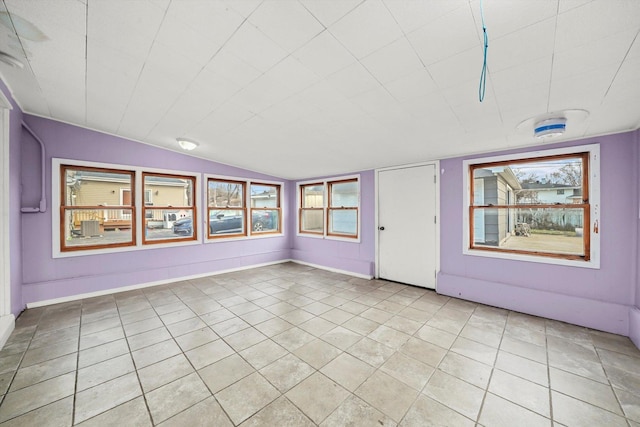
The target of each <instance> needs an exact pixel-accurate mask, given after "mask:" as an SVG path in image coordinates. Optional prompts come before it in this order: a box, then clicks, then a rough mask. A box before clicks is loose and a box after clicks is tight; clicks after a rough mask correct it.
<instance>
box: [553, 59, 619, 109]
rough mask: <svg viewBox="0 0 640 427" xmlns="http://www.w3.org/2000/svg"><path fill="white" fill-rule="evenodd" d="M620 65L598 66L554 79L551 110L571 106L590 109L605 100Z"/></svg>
mask: <svg viewBox="0 0 640 427" xmlns="http://www.w3.org/2000/svg"><path fill="white" fill-rule="evenodd" d="M617 70H618V66H617V65H614V66H609V67H602V68H598V69H597V70H594V71H590V72H587V73H583V74H579V75H574V76H572V77H569V78H566V79H562V80H555V79H554V80H553V81H552V82H551V92H550V97H549V110H550V111H559V110H564V109H569V108H582V109H586V110H590V109H592V108H595V107H597V106H598V105H600V104H601V103H602V101H603V98H604V95H605V94H606V92H607V89H608V88H609V86H610V85H611V82H612V81H613V77H614V76H615V74H616V71H617Z"/></svg>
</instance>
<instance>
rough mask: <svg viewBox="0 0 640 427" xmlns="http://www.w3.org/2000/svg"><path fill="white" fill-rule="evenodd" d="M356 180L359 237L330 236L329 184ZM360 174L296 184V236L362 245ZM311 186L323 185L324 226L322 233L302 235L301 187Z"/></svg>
mask: <svg viewBox="0 0 640 427" xmlns="http://www.w3.org/2000/svg"><path fill="white" fill-rule="evenodd" d="M354 179H355V180H356V182H357V184H358V230H357V233H358V236H357V237H347V236H336V235H331V234H329V230H328V227H327V221H328V215H329V193H328V191H329V183H335V182H340V181H349V180H354ZM360 183H361V180H360V174H355V175H345V176H336V177H329V178H321V179H311V180H306V181H299V182H296V236H298V237H308V238H310V239H326V240H339V241H342V242H351V243H360V238H361V235H362V234H361V231H362V218H361V216H362V187H361V185H360ZM309 184H321V185H322V186H323V188H324V197H323V206H322V209H323V217H324V219H323V226H322V233H301V232H300V207H301V204H302V200H301V196H300V187H303V186H305V185H309Z"/></svg>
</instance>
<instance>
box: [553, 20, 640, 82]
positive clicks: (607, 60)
mask: <svg viewBox="0 0 640 427" xmlns="http://www.w3.org/2000/svg"><path fill="white" fill-rule="evenodd" d="M636 35H637V32H636V31H635V30H634V31H623V32H620V33H616V34H613V35H611V36H609V37H606V38H603V39H600V40H596V41H594V42H593V43H589V44H587V45H582V46H578V47H575V48H573V49H569V50H565V51H562V52H557V53H556V54H555V55H554V59H553V77H554V78H555V79H565V78H567V77H571V76H574V75H578V74H582V73H585V72H588V71H592V70H595V69H597V68H600V67H603V66H610V65H614V64H618V65H619V64H621V63H622V60H623V59H624V58H625V55H627V52H628V51H629V48H630V47H631V43H632V42H633V40H634V38H635V37H636Z"/></svg>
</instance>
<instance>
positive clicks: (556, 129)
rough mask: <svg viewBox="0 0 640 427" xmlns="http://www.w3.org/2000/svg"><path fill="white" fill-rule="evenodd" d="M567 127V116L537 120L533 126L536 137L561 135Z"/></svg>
mask: <svg viewBox="0 0 640 427" xmlns="http://www.w3.org/2000/svg"><path fill="white" fill-rule="evenodd" d="M566 129H567V119H566V118H565V117H553V118H551V119H544V120H540V121H539V122H536V124H535V125H534V127H533V135H534V136H535V137H536V138H539V139H543V138H553V137H554V136H560V135H562V134H563V133H564V131H565V130H566Z"/></svg>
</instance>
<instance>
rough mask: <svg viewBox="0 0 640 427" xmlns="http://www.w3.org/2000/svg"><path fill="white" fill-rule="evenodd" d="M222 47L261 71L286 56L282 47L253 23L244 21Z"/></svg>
mask: <svg viewBox="0 0 640 427" xmlns="http://www.w3.org/2000/svg"><path fill="white" fill-rule="evenodd" d="M224 48H225V50H228V52H230V53H232V54H234V55H235V56H237V57H238V58H240V59H242V60H243V61H245V62H247V63H248V64H249V65H251V66H253V67H255V68H257V69H258V70H260V71H262V72H265V71H267V70H268V69H269V68H271V67H273V66H274V65H275V64H277V63H278V62H280V61H281V60H282V59H283V58H284V57H285V56H287V52H286V51H285V50H284V49H282V48H281V47H280V46H278V45H277V44H276V43H275V42H273V41H272V40H271V39H270V38H269V37H267V36H266V35H264V33H262V32H261V31H260V30H258V29H257V28H256V27H255V26H254V25H253V24H251V23H248V22H246V21H245V22H244V24H242V26H241V27H240V29H238V31H237V32H236V33H235V34H234V35H233V36H232V37H231V39H230V40H229V41H228V42H227V44H226V45H225V47H224Z"/></svg>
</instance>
